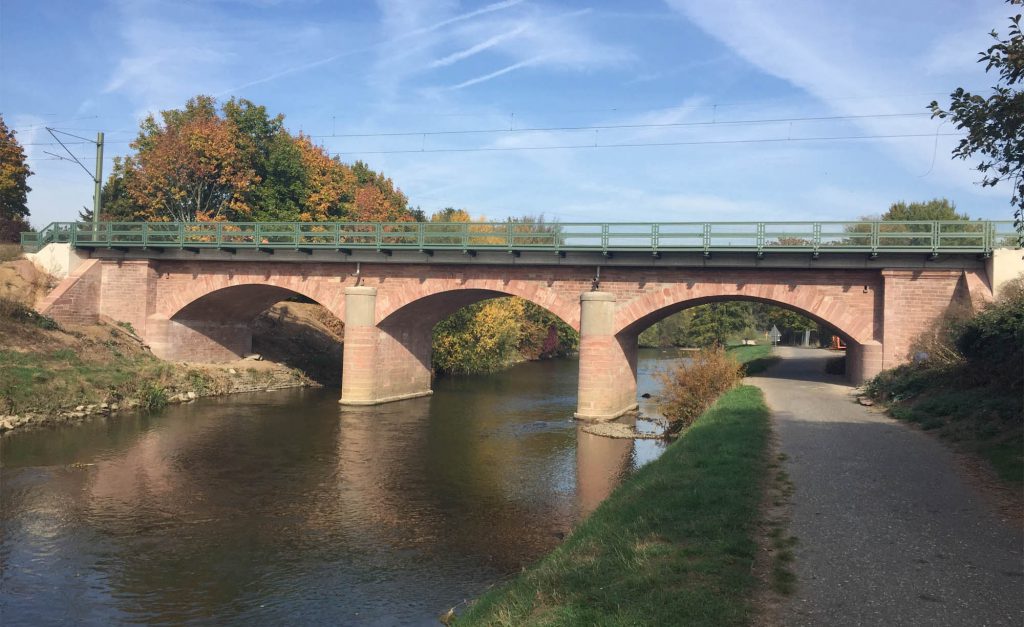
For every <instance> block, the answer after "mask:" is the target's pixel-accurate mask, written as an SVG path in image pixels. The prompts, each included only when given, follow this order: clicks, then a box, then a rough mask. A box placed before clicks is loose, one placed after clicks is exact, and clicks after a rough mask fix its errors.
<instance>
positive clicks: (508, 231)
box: [505, 222, 515, 250]
mask: <svg viewBox="0 0 1024 627" xmlns="http://www.w3.org/2000/svg"><path fill="white" fill-rule="evenodd" d="M513 224H514V223H513V222H506V223H505V245H506V248H508V249H509V250H512V247H513V246H514V245H515V235H513V233H514V231H513V230H512V225H513Z"/></svg>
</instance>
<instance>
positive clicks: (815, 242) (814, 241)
mask: <svg viewBox="0 0 1024 627" xmlns="http://www.w3.org/2000/svg"><path fill="white" fill-rule="evenodd" d="M811 232H812V235H811V245H812V246H813V250H814V252H815V253H817V252H818V249H819V248H820V247H821V222H815V223H814V224H812V225H811Z"/></svg>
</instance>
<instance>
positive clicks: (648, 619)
mask: <svg viewBox="0 0 1024 627" xmlns="http://www.w3.org/2000/svg"><path fill="white" fill-rule="evenodd" d="M768 418H769V413H768V409H767V408H766V407H765V404H764V400H763V398H762V396H761V392H760V391H759V390H758V389H757V388H754V387H751V386H741V387H738V388H734V389H733V390H731V391H729V392H727V393H726V394H724V395H723V396H722V397H721V398H720V399H719V401H718V402H717V403H716V404H715V405H714V406H713V407H712V408H711V409H710V410H708V411H707V412H706V413H705V414H704V415H703V416H701V417H700V418H699V419H698V420H697V422H696V423H695V424H694V425H693V427H691V428H690V429H689V430H687V431H686V432H685V434H684V435H683V436H682V437H680V438H679V439H678V440H677V441H676V442H675V443H673V444H672V445H670V446H669V447H668V449H667V450H666V451H665V453H664V454H663V455H662V456H661V457H660V458H659V459H658V460H656V461H654V462H651V463H650V464H648V465H647V466H644V467H643V468H641V469H640V470H639V471H637V473H636V474H635V475H633V476H632V477H630V478H629V479H627V480H626V481H625V482H624V483H623V484H622V485H621V486H619V488H617V489H616V490H615V492H614V493H613V494H612V495H611V496H610V497H609V498H608V499H607V500H606V501H605V502H604V503H602V504H601V506H600V507H599V508H598V509H597V511H595V512H594V513H593V514H592V515H591V516H590V517H589V518H588V519H587V520H586V521H584V522H583V523H582V524H581V525H580V526H579V527H578V528H577V529H576V530H574V531H573V533H572V535H571V536H570V537H569V538H568V539H567V540H566V541H565V543H564V544H562V545H561V546H560V547H558V548H557V549H556V550H555V551H554V552H553V553H551V554H550V555H548V556H547V557H545V558H544V559H543V560H541V561H540V562H539V563H538V564H536V565H534V566H533V567H532V568H530V569H529V570H527V571H526V572H525V573H524V574H523V575H521V576H520V577H518V578H517V579H515V580H514V581H512V582H511V583H509V584H507V585H506V586H504V587H502V588H500V589H496V590H494V591H492V592H490V593H489V594H487V595H485V596H484V597H482V598H481V599H479V600H478V601H477V602H476V603H475V604H474V605H473V606H471V607H470V608H469V609H468V611H467V612H466V613H465V615H463V616H461V617H460V618H459V620H458V624H459V625H523V624H530V625H595V624H600V625H666V624H685V625H740V624H746V623H748V622H749V620H750V618H751V612H752V607H751V601H750V598H751V594H752V591H753V589H754V586H755V583H756V581H755V577H754V575H753V574H752V572H751V569H752V565H753V563H754V560H755V557H756V553H757V543H756V541H755V532H756V526H757V523H758V520H759V510H758V506H759V502H760V500H761V495H762V491H761V489H762V488H761V486H762V478H763V476H764V474H765V473H766V471H767V466H768V463H769V460H768V459H767V446H768V437H769V421H768Z"/></svg>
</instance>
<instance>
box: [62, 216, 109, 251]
mask: <svg viewBox="0 0 1024 627" xmlns="http://www.w3.org/2000/svg"><path fill="white" fill-rule="evenodd" d="M71 237H75V232H74V231H72V232H71ZM113 242H114V224H113V223H111V222H107V248H110V245H111V244H112V243H113Z"/></svg>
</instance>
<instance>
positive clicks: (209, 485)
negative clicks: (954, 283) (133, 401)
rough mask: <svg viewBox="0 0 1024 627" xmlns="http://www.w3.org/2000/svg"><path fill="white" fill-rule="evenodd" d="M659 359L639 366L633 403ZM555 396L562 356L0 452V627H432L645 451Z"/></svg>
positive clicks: (66, 436) (537, 549) (35, 441)
mask: <svg viewBox="0 0 1024 627" xmlns="http://www.w3.org/2000/svg"><path fill="white" fill-rule="evenodd" d="M676 356H677V354H676V353H673V352H669V353H661V352H657V353H655V352H651V351H641V359H640V365H639V375H640V388H641V390H640V391H641V392H644V391H652V389H653V388H654V384H653V381H652V379H651V374H652V369H654V368H656V367H658V365H659V362H661V363H664V361H663V360H665V359H671V358H674V357H676ZM575 391H576V363H575V362H573V361H565V360H563V361H551V362H540V363H528V364H522V365H520V366H517V367H515V368H513V369H512V370H510V371H507V372H504V373H500V374H497V375H491V376H481V377H464V378H456V379H441V380H438V381H436V382H435V394H434V396H433V397H431V398H424V399H416V400H411V401H404V402H401V403H392V404H388V405H383V406H379V407H369V408H358V409H354V408H344V409H343V408H341V407H340V406H339V405H338V403H337V394H338V392H337V390H296V391H291V392H274V393H263V394H250V395H238V396H232V397H225V398H221V399H205V400H202V401H199V402H196V403H192V404H189V405H181V406H175V407H172V408H168V409H166V410H164V411H162V412H160V413H158V414H152V415H148V416H130V417H129V416H126V417H119V418H116V419H112V420H109V421H96V422H93V423H88V424H85V425H80V426H77V427H68V428H62V429H57V430H48V431H39V432H28V433H23V434H15V435H11V436H7V437H5V438H3V439H2V440H0V473H2V475H0V480H2V481H0V623H2V624H4V625H21V624H25V625H43V624H53V623H72V624H97V625H108V624H114V623H142V624H182V623H194V624H195V623H210V622H216V623H218V624H246V625H251V624H286V623H296V622H301V623H331V624H368V625H393V624H435V625H436V624H437V621H436V616H438V615H439V614H441V613H442V612H443V611H445V610H446V609H447V608H449V607H451V606H452V605H455V604H457V603H459V602H460V601H462V600H464V599H472V598H474V597H476V596H478V595H479V594H480V593H481V592H482V591H483V590H484V589H486V588H487V587H488V586H490V585H491V584H493V583H495V582H498V581H501V580H504V579H506V578H508V577H510V576H512V575H514V574H515V573H517V572H519V570H520V569H521V568H522V567H523V566H524V565H527V564H529V563H531V562H533V561H535V560H536V559H538V558H539V557H541V556H542V555H544V554H545V553H547V552H548V551H550V550H551V549H552V548H554V547H555V546H556V545H557V544H558V543H559V541H560V539H561V538H562V537H564V535H565V534H566V533H567V532H568V531H569V530H570V529H571V528H572V526H573V525H574V524H576V523H577V522H578V521H579V520H580V519H581V518H582V517H583V516H585V515H586V514H587V513H588V512H590V511H591V510H593V508H594V507H596V506H597V504H598V503H599V502H600V501H601V500H602V499H604V498H605V497H606V496H607V495H608V493H609V492H610V491H611V490H612V488H613V487H614V486H615V485H616V484H617V483H618V482H619V481H620V480H621V478H622V477H623V476H624V475H625V474H627V473H629V472H630V471H631V470H633V469H635V468H636V467H637V466H639V465H642V464H643V463H646V462H647V461H650V460H651V459H654V458H655V457H657V455H658V454H659V453H660V451H661V449H662V446H663V445H662V444H661V443H660V442H657V441H651V440H640V441H636V442H633V441H630V440H611V439H606V438H600V437H597V436H592V435H589V434H585V433H582V432H578V431H577V425H576V423H575V422H573V421H572V420H571V418H570V417H571V416H572V412H573V410H574V406H575ZM649 405H650V401H645V402H644V405H642V406H641V409H642V410H644V411H648V412H651V411H652V408H651V407H650V406H649ZM640 428H644V426H643V425H640Z"/></svg>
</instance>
